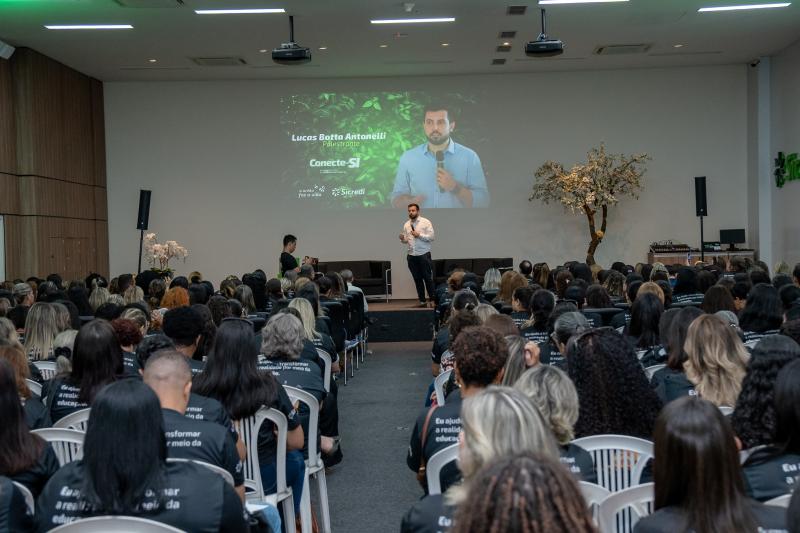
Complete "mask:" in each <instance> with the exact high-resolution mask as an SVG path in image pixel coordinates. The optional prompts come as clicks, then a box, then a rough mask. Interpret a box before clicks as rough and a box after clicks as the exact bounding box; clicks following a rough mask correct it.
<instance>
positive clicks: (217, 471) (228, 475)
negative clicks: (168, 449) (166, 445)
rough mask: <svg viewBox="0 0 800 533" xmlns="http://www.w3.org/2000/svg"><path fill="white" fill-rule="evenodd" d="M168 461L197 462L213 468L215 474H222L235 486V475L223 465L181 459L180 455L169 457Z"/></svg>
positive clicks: (229, 483) (210, 468)
mask: <svg viewBox="0 0 800 533" xmlns="http://www.w3.org/2000/svg"><path fill="white" fill-rule="evenodd" d="M167 462H168V463H197V464H199V465H200V466H204V467H205V468H208V469H209V470H211V471H212V472H214V473H215V474H219V475H220V476H222V478H223V479H224V480H225V481H226V482H227V483H228V485H230V486H231V487H234V486H235V485H234V484H233V476H232V475H231V473H230V472H228V471H227V470H225V469H224V468H222V467H221V466H217V465H212V464H211V463H207V462H205V461H198V460H197V459H181V458H179V457H167Z"/></svg>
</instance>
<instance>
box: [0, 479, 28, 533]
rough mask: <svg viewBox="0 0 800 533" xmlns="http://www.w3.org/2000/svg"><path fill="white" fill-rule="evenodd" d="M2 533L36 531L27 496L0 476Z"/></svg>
mask: <svg viewBox="0 0 800 533" xmlns="http://www.w3.org/2000/svg"><path fill="white" fill-rule="evenodd" d="M0 531H13V532H14V533H18V532H21V533H25V532H27V531H34V520H33V516H31V515H30V514H29V511H28V505H27V503H26V502H25V496H23V495H22V492H21V491H20V490H19V489H18V488H17V487H15V486H14V484H13V483H11V480H10V479H8V478H6V477H2V476H0Z"/></svg>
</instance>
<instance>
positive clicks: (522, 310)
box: [511, 285, 534, 328]
mask: <svg viewBox="0 0 800 533" xmlns="http://www.w3.org/2000/svg"><path fill="white" fill-rule="evenodd" d="M533 293H534V289H533V287H531V286H530V285H528V286H525V287H517V288H516V289H514V292H513V293H512V296H511V318H512V320H514V324H516V325H517V327H518V328H521V327H522V325H523V324H525V323H526V322H528V321H529V320H530V319H531V299H532V298H533Z"/></svg>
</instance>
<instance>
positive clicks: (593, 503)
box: [578, 481, 611, 524]
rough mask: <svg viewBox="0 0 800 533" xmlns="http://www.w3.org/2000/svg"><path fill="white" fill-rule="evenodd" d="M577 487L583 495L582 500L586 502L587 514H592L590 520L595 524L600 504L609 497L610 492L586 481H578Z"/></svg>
mask: <svg viewBox="0 0 800 533" xmlns="http://www.w3.org/2000/svg"><path fill="white" fill-rule="evenodd" d="M578 485H579V486H580V489H581V494H583V499H584V500H586V505H587V507H589V512H591V513H592V520H594V523H595V524H597V523H598V520H599V516H598V515H599V512H600V504H601V503H603V500H605V499H606V498H608V497H609V496H610V495H611V492H610V491H609V490H608V489H607V488H605V487H601V486H600V485H596V484H594V483H589V482H588V481H580V482H579V483H578Z"/></svg>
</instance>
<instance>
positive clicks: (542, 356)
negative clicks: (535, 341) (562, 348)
mask: <svg viewBox="0 0 800 533" xmlns="http://www.w3.org/2000/svg"><path fill="white" fill-rule="evenodd" d="M539 362H540V363H542V364H543V365H550V366H554V367H556V368H560V369H561V370H563V371H565V372H566V370H567V360H566V359H565V358H564V356H563V355H561V352H559V351H558V348H556V347H555V345H553V343H552V342H550V341H547V342H543V343H541V344H539Z"/></svg>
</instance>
